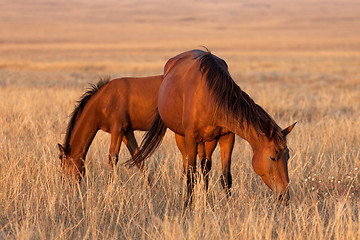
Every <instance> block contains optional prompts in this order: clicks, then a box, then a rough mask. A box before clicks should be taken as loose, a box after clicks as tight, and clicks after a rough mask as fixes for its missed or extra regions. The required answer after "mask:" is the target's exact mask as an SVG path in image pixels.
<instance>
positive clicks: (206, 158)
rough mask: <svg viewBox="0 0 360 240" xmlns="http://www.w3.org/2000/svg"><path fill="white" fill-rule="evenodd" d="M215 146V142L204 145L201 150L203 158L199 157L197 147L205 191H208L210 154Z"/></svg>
mask: <svg viewBox="0 0 360 240" xmlns="http://www.w3.org/2000/svg"><path fill="white" fill-rule="evenodd" d="M216 145H217V140H214V141H211V142H206V143H204V147H205V148H204V150H203V156H201V154H200V147H199V158H200V159H201V170H202V174H203V176H204V183H205V190H206V191H207V190H208V187H209V173H210V170H211V159H212V154H213V152H214V150H215V148H216ZM199 146H200V145H199Z"/></svg>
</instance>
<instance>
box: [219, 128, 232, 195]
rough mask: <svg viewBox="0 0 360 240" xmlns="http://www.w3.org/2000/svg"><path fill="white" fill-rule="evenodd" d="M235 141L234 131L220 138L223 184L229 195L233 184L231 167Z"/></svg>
mask: <svg viewBox="0 0 360 240" xmlns="http://www.w3.org/2000/svg"><path fill="white" fill-rule="evenodd" d="M234 142H235V135H234V133H229V134H227V135H224V136H222V137H221V138H220V139H219V145H220V152H221V166H222V176H221V184H222V186H223V187H224V189H225V191H226V193H227V194H228V195H229V196H230V195H231V190H230V189H231V185H232V177H231V173H230V167H231V154H232V151H233V148H234Z"/></svg>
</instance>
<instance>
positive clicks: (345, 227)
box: [0, 0, 360, 239]
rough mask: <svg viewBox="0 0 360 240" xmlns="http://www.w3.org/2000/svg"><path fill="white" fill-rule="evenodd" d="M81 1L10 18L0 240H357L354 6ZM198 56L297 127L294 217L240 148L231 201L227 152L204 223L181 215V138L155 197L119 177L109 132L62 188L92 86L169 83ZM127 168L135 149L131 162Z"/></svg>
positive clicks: (0, 125)
mask: <svg viewBox="0 0 360 240" xmlns="http://www.w3.org/2000/svg"><path fill="white" fill-rule="evenodd" d="M69 2H70V3H71V4H72V5H71V6H75V7H74V9H72V10H71V11H70V10H69V5H64V4H59V3H56V2H55V1H41V0H36V1H34V3H32V4H27V3H26V1H14V2H6V3H3V5H2V8H3V9H4V10H2V14H1V15H0V20H1V21H0V27H1V29H4V34H2V35H0V103H1V104H0V182H1V183H0V239H14V238H15V239H79V238H82V239H99V238H100V239H179V238H180V239H219V238H222V239H358V238H359V236H360V221H359V217H360V216H359V215H360V214H359V210H360V203H359V202H360V201H359V200H360V172H359V171H360V148H359V146H360V121H359V116H360V104H359V102H360V71H359V65H360V48H359V44H358V43H359V40H360V36H359V32H358V31H356V29H357V28H358V26H359V23H360V17H359V16H358V14H357V13H358V12H359V11H358V10H359V9H360V6H359V5H358V4H357V3H356V1H350V0H349V1H344V2H343V3H342V5H341V8H340V6H339V5H338V3H337V2H336V1H330V0H329V1H325V0H324V1H320V2H318V1H314V0H309V1H304V2H303V1H294V3H293V4H294V5H289V4H287V2H286V1H284V0H277V1H274V2H273V3H272V4H270V5H269V4H268V3H267V2H265V1H257V2H256V4H255V3H252V1H230V0H229V1H225V2H224V1H204V2H203V1H199V2H195V3H193V2H190V1H183V2H182V3H178V4H179V5H178V6H177V8H169V6H172V4H171V3H169V2H166V1H162V0H159V1H150V2H147V1H140V2H138V3H133V2H132V1H123V2H121V1H120V2H119V1H109V3H103V2H102V1H92V2H90V3H86V2H82V1H77V0H71V1H69ZM51 3H52V4H55V5H51ZM110 3H111V4H110ZM164 4H165V5H164ZM199 9H202V10H201V11H200V10H199ZM23 10H24V11H23ZM25 10H26V11H25ZM21 13H23V15H21ZM31 13H33V14H31ZM238 13H239V14H238ZM240 13H241V14H240ZM116 14H119V15H116ZM161 14H163V15H164V16H165V17H161V16H162V15H161ZM214 16H216V17H217V18H216V19H217V21H215V20H213V19H214ZM45 20H46V21H45ZM21 23H22V24H21ZM170 23H171V24H172V26H169V24H170ZM34 25H35V26H37V28H36V30H33V31H31V29H30V28H29V27H31V26H34ZM199 29H200V30H199ZM201 45H206V46H207V47H209V48H210V50H212V51H213V53H214V54H216V55H218V56H219V57H222V58H223V59H224V60H226V62H227V63H228V65H229V69H230V72H231V73H232V76H233V78H234V80H235V81H236V82H237V83H238V84H239V86H240V87H241V88H242V89H243V90H244V91H246V92H247V93H249V95H250V96H251V97H252V98H253V99H254V100H255V101H256V102H257V103H258V104H260V105H261V106H263V107H264V109H265V110H266V111H267V112H268V113H269V114H270V115H271V116H273V117H274V119H275V120H276V121H277V122H278V123H279V125H280V126H282V127H285V126H288V125H289V124H291V123H293V122H294V121H298V124H297V125H296V127H295V128H294V130H293V132H292V133H291V134H290V135H289V137H288V146H289V148H290V155H291V158H290V160H289V177H290V181H291V183H290V191H291V201H290V205H289V206H287V207H284V206H279V205H277V203H276V201H275V199H274V198H273V195H272V193H271V191H270V190H269V189H268V188H267V187H266V186H265V184H264V183H263V182H262V180H261V179H260V178H259V177H258V176H257V175H256V174H255V172H254V171H253V170H252V165H251V157H252V151H251V148H250V146H249V145H248V144H247V143H246V142H245V141H244V140H242V139H240V138H237V139H236V145H235V149H234V153H233V156H232V168H231V170H232V175H233V189H232V196H231V197H230V198H227V197H226V195H225V193H224V191H223V189H222V188H221V184H219V177H220V174H221V165H220V160H219V159H220V154H219V150H218V149H217V150H216V152H215V154H214V156H213V159H214V161H213V168H212V171H211V175H210V185H209V192H208V193H207V194H206V193H205V192H204V190H203V183H202V180H201V176H199V180H198V184H197V185H196V187H195V201H194V206H193V209H192V210H191V211H185V212H184V209H183V205H184V196H185V194H186V183H185V182H184V180H183V178H182V160H181V154H180V152H179V151H178V150H177V148H176V145H175V142H174V139H173V138H174V137H173V133H172V132H171V131H168V133H167V135H166V136H165V139H164V141H163V143H162V145H161V146H160V148H159V150H158V151H157V152H155V154H154V155H153V156H152V157H151V158H150V159H148V160H147V162H146V167H147V168H148V169H149V171H150V174H151V175H152V177H153V179H154V184H153V186H152V187H149V186H148V185H147V184H146V181H145V179H144V178H143V177H142V175H141V174H140V173H139V171H138V170H137V169H136V168H134V169H127V168H126V167H123V166H118V167H117V168H116V169H115V171H114V172H112V171H110V169H109V168H108V165H107V155H108V147H109V143H110V139H109V135H107V134H105V133H102V132H99V133H98V135H97V136H96V138H95V140H94V142H93V144H92V146H91V148H90V150H89V153H88V156H87V160H86V176H85V179H84V180H83V181H82V183H81V184H74V183H70V182H66V181H65V182H63V181H62V180H61V169H60V160H59V159H58V156H57V155H58V150H57V147H56V145H57V143H58V142H62V141H63V138H64V133H65V129H66V124H67V121H68V116H69V114H70V113H71V111H72V110H73V107H74V105H75V101H76V100H77V99H78V98H79V97H80V95H81V94H82V92H83V91H84V88H86V87H87V83H88V82H91V83H95V82H97V81H98V79H99V77H101V76H104V75H111V76H112V77H119V76H147V75H153V74H161V73H162V68H163V66H164V64H165V62H166V61H167V59H168V58H170V57H172V56H174V55H176V54H178V53H180V52H182V51H186V50H189V49H192V48H198V47H200V46H201ZM141 136H142V133H137V138H138V140H140V139H141ZM129 157H130V155H129V153H128V152H127V150H126V149H125V148H124V147H123V148H122V149H121V152H120V159H121V161H124V160H126V159H128V158H129Z"/></svg>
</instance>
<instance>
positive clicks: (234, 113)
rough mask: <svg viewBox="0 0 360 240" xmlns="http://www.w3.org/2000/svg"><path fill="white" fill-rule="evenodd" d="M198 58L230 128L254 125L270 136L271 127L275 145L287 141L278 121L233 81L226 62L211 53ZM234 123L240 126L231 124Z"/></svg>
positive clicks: (217, 113)
mask: <svg viewBox="0 0 360 240" xmlns="http://www.w3.org/2000/svg"><path fill="white" fill-rule="evenodd" d="M198 58H199V60H200V70H201V72H202V74H203V75H205V74H206V82H207V86H208V88H209V91H210V92H211V94H212V97H213V99H214V102H215V106H216V109H215V114H216V115H217V116H221V117H223V118H225V119H226V121H227V123H228V124H231V125H232V124H238V126H239V127H240V128H244V127H245V126H248V125H253V126H254V127H255V129H256V131H257V132H258V133H266V131H267V130H268V129H269V126H271V127H272V128H273V130H274V132H273V136H274V141H275V142H277V143H278V144H280V143H282V142H283V141H284V139H283V137H282V134H281V130H280V128H279V126H278V125H277V124H276V123H275V121H274V120H273V119H272V118H271V117H270V116H269V114H268V113H267V112H265V110H264V109H263V108H262V107H260V106H259V105H257V104H256V103H255V102H254V100H252V99H251V98H250V96H249V95H248V94H247V93H246V92H244V91H242V90H241V88H240V87H239V86H238V85H237V84H236V83H235V82H234V80H233V79H232V78H231V76H230V73H229V71H228V67H227V64H226V62H225V61H224V60H222V59H221V58H219V57H217V56H215V55H213V54H212V53H211V52H210V51H207V52H204V53H203V54H202V55H200V56H199V57H198ZM228 116H231V118H229V117H228ZM230 119H235V121H237V122H236V123H234V122H230Z"/></svg>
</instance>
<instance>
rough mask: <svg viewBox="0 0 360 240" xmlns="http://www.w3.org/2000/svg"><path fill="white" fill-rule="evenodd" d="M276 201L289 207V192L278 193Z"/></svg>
mask: <svg viewBox="0 0 360 240" xmlns="http://www.w3.org/2000/svg"><path fill="white" fill-rule="evenodd" d="M278 200H279V202H280V203H281V204H283V205H285V206H288V205H289V201H290V194H289V192H286V193H280V194H279V197H278Z"/></svg>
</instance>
